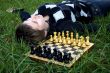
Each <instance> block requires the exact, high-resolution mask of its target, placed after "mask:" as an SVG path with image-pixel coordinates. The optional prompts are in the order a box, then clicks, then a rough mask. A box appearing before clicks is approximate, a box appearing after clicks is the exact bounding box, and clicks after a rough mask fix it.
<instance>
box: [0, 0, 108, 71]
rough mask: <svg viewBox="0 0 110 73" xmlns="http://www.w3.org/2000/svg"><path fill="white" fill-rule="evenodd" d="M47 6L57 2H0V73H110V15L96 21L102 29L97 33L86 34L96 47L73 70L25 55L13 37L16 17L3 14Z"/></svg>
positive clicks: (26, 47)
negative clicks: (9, 9)
mask: <svg viewBox="0 0 110 73" xmlns="http://www.w3.org/2000/svg"><path fill="white" fill-rule="evenodd" d="M46 2H49V3H50V2H58V1H57V0H56V1H55V0H53V1H51V0H0V73H110V39H109V38H110V32H107V31H106V25H107V24H109V23H110V15H108V16H106V17H100V18H96V20H95V21H94V23H96V24H99V25H101V27H100V29H99V30H98V32H97V33H88V35H90V37H91V39H92V42H94V43H95V45H94V47H93V49H91V50H90V51H89V52H87V53H85V54H84V55H83V57H82V58H81V59H80V60H79V61H77V62H76V63H75V64H74V66H73V67H72V68H66V67H62V66H57V65H54V64H48V63H42V62H39V61H37V62H35V61H32V60H30V58H28V57H27V56H25V55H24V54H25V53H27V52H28V51H29V50H30V48H29V47H28V46H27V45H26V44H25V43H24V42H21V43H18V42H16V41H15V35H14V34H15V27H16V26H17V25H18V24H19V23H21V21H20V18H19V15H18V14H12V13H8V12H6V10H7V9H8V8H11V7H20V8H25V10H27V11H28V12H30V13H33V12H34V10H35V9H36V7H38V6H39V5H42V4H43V3H46Z"/></svg>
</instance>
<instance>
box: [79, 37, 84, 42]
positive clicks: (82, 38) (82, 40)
mask: <svg viewBox="0 0 110 73" xmlns="http://www.w3.org/2000/svg"><path fill="white" fill-rule="evenodd" d="M80 39H81V44H83V42H84V37H83V36H80Z"/></svg>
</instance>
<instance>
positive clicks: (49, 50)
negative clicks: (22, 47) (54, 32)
mask: <svg viewBox="0 0 110 73" xmlns="http://www.w3.org/2000/svg"><path fill="white" fill-rule="evenodd" d="M47 57H48V58H49V59H52V58H53V54H52V53H51V48H50V47H48V49H47Z"/></svg>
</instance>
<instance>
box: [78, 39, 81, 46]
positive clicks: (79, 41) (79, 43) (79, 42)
mask: <svg viewBox="0 0 110 73" xmlns="http://www.w3.org/2000/svg"><path fill="white" fill-rule="evenodd" d="M78 46H79V47H80V46H81V39H79V40H78Z"/></svg>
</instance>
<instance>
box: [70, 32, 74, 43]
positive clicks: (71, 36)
mask: <svg viewBox="0 0 110 73" xmlns="http://www.w3.org/2000/svg"><path fill="white" fill-rule="evenodd" d="M70 40H71V43H72V42H73V32H71V35H70Z"/></svg>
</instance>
